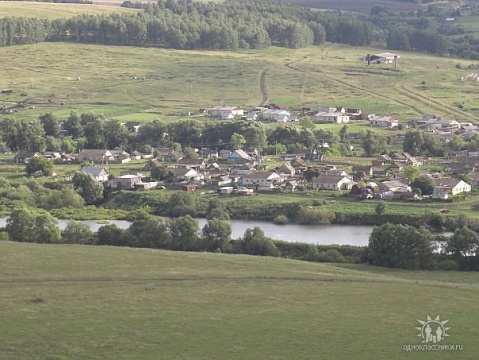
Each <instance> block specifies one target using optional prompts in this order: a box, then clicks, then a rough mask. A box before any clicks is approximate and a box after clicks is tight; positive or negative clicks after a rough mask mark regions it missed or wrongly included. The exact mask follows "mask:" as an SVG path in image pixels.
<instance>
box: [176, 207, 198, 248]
mask: <svg viewBox="0 0 479 360" xmlns="http://www.w3.org/2000/svg"><path fill="white" fill-rule="evenodd" d="M169 227H170V233H171V237H172V243H173V248H172V250H182V251H198V250H203V249H200V247H199V243H198V241H199V237H198V232H199V225H198V220H196V219H193V218H192V217H191V216H190V215H186V216H181V217H178V218H176V219H172V220H170V223H169Z"/></svg>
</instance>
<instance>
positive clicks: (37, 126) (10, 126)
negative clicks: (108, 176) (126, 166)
mask: <svg viewBox="0 0 479 360" xmlns="http://www.w3.org/2000/svg"><path fill="white" fill-rule="evenodd" d="M61 130H64V131H65V133H66V134H68V136H66V137H64V136H62V137H61V138H60V137H59V134H60V131H61ZM0 139H1V140H2V141H3V144H5V145H6V146H8V147H10V148H11V149H12V150H13V151H30V152H43V151H45V150H47V151H64V152H67V153H71V152H74V151H79V150H81V149H105V148H108V149H115V148H121V149H125V150H127V151H131V150H141V151H143V152H149V151H151V148H152V147H160V146H163V147H175V146H178V147H179V148H180V149H182V148H183V149H185V148H194V147H196V148H201V147H209V148H217V149H219V150H221V149H231V150H236V149H240V148H244V149H246V150H255V149H256V150H258V151H264V152H265V153H266V154H275V153H281V152H285V151H293V150H294V149H297V148H308V149H318V150H319V149H321V145H322V144H324V143H327V144H328V146H329V148H328V149H327V150H328V151H336V152H339V153H343V151H346V150H347V148H348V147H347V146H346V147H345V146H344V143H343V141H342V140H341V141H340V138H338V136H337V135H335V134H334V132H332V131H325V130H322V129H312V127H310V126H307V125H287V126H281V127H277V128H275V129H272V128H266V127H264V126H263V125H262V124H260V123H257V122H247V121H213V122H200V121H196V120H184V121H178V122H174V123H167V122H163V121H160V120H155V121H152V122H149V123H145V124H143V125H142V126H141V127H140V128H139V131H138V133H135V132H130V131H129V130H128V129H127V127H125V126H124V125H122V124H121V123H120V122H119V121H117V120H114V119H105V118H104V116H103V115H98V114H92V113H83V114H81V115H78V114H76V113H74V112H72V113H71V114H70V116H69V117H68V118H67V119H66V120H65V121H64V122H63V124H62V126H60V120H59V119H58V118H56V116H54V115H53V114H51V113H49V114H44V115H42V116H40V117H39V118H38V119H36V120H17V119H15V118H13V117H7V118H5V119H4V120H3V121H2V122H1V123H0ZM342 144H343V145H342ZM187 154H190V155H191V156H194V152H187Z"/></svg>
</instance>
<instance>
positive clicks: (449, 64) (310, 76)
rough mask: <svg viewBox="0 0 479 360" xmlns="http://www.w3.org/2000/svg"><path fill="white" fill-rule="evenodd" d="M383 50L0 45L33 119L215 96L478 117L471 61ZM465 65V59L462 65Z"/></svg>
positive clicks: (10, 79)
mask: <svg viewBox="0 0 479 360" xmlns="http://www.w3.org/2000/svg"><path fill="white" fill-rule="evenodd" d="M378 51H380V50H377V49H370V48H353V47H346V46H338V45H331V44H329V45H325V46H322V47H309V48H306V49H300V50H292V49H283V48H274V47H273V48H270V49H267V50H263V51H238V52H213V51H210V52H207V51H175V50H165V49H155V48H134V47H108V46H94V45H78V44H64V43H45V44H36V45H29V46H15V47H4V48H0V62H1V63H2V64H3V65H2V66H3V69H4V76H2V77H1V78H0V89H12V90H13V93H12V94H10V95H5V94H0V104H5V105H6V106H7V107H15V106H17V105H18V104H20V103H24V105H25V107H17V108H16V109H15V111H16V113H15V116H17V117H25V118H31V117H35V116H38V114H43V113H45V112H49V111H53V112H54V113H55V114H57V115H59V116H60V117H64V116H67V115H68V114H69V113H70V111H71V110H75V111H77V112H85V111H94V112H97V113H104V114H105V115H106V116H108V117H114V118H117V119H120V120H145V121H146V120H152V119H155V118H161V119H183V118H186V117H188V114H189V113H190V114H191V115H190V117H202V116H200V115H199V114H198V109H200V108H207V107H210V106H214V105H218V104H238V105H243V106H246V107H248V106H257V105H260V104H264V103H277V104H281V105H287V106H290V107H292V108H297V109H299V108H300V107H303V106H312V107H316V106H338V105H342V106H346V107H359V108H362V109H363V110H364V111H366V112H370V113H376V114H392V115H396V116H398V117H399V118H400V119H401V120H404V121H406V120H410V119H411V118H414V117H418V116H420V115H422V114H425V113H435V114H438V115H442V116H450V117H454V118H456V119H458V120H472V121H476V120H478V119H479V108H478V107H477V102H476V101H475V99H476V98H477V95H478V93H479V84H478V83H477V82H461V81H460V78H461V76H464V75H466V74H467V73H468V72H470V70H466V69H465V68H466V67H467V66H468V65H469V64H470V61H464V60H457V59H451V58H438V57H432V56H427V55H424V54H414V53H404V54H400V55H401V59H400V61H399V63H398V67H397V69H395V68H394V66H393V65H384V66H383V65H374V66H373V65H371V66H369V67H368V66H367V65H366V64H365V63H364V62H363V61H362V60H361V58H362V57H364V56H365V55H366V54H367V53H374V52H378ZM457 64H459V65H460V67H461V69H460V68H457V67H456V65H457Z"/></svg>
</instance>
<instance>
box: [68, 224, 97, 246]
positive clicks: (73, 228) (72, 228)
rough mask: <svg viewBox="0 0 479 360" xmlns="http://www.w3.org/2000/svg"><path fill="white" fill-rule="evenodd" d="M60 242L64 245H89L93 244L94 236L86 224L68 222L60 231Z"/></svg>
mask: <svg viewBox="0 0 479 360" xmlns="http://www.w3.org/2000/svg"><path fill="white" fill-rule="evenodd" d="M62 240H63V242H64V243H65V244H84V245H89V244H93V243H94V242H95V236H94V233H93V231H91V229H90V226H89V225H88V224H84V223H81V222H79V221H69V222H68V224H67V226H66V228H65V229H64V230H63V231H62Z"/></svg>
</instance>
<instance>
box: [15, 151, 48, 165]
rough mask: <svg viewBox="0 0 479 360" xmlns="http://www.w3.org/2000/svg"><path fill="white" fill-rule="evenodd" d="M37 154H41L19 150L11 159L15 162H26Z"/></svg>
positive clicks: (37, 155)
mask: <svg viewBox="0 0 479 360" xmlns="http://www.w3.org/2000/svg"><path fill="white" fill-rule="evenodd" d="M39 156H41V154H40V153H37V152H19V153H17V154H16V155H15V157H14V158H13V160H14V161H15V163H17V164H28V163H29V162H30V160H31V159H33V158H34V157H39Z"/></svg>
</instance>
